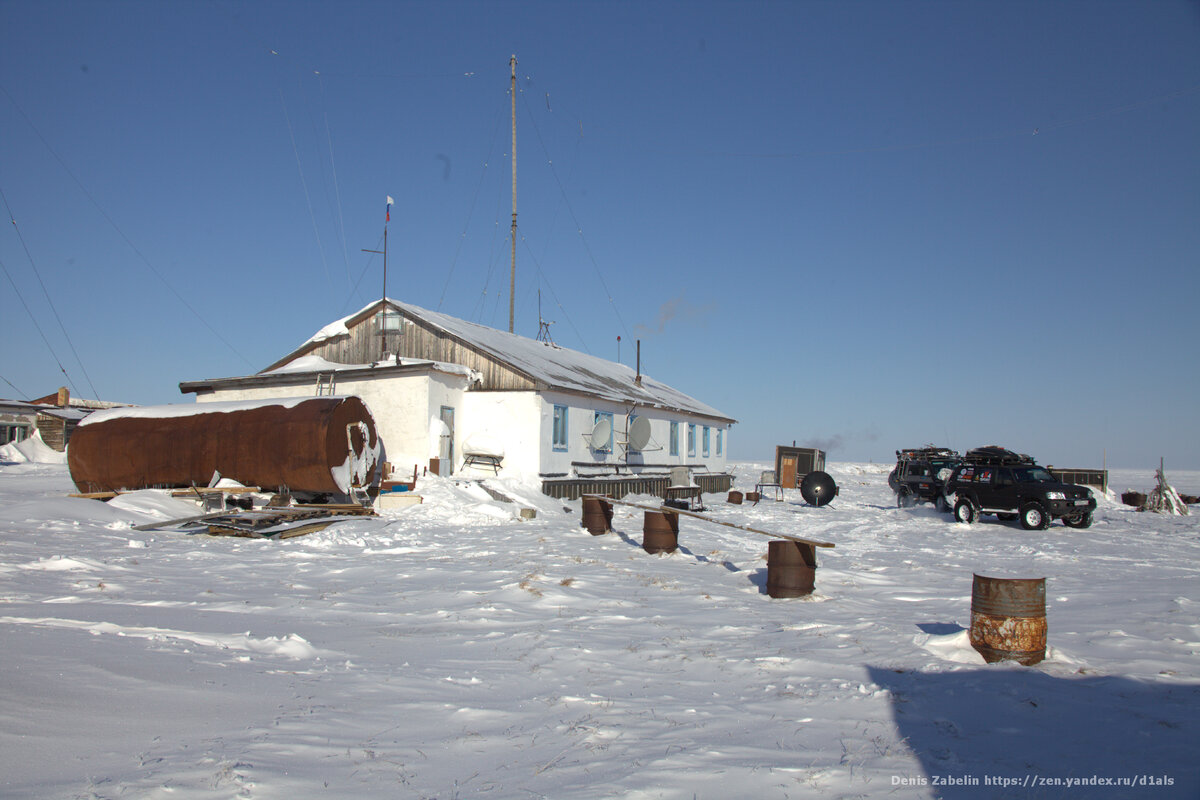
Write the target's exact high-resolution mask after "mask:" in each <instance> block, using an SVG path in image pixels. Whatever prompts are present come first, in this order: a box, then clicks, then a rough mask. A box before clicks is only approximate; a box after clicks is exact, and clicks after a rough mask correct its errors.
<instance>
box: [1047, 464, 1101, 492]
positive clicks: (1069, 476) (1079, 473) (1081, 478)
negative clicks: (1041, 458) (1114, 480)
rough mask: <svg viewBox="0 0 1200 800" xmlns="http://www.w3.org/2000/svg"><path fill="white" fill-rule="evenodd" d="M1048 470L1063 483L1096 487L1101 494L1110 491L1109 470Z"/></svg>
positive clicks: (1057, 468)
mask: <svg viewBox="0 0 1200 800" xmlns="http://www.w3.org/2000/svg"><path fill="white" fill-rule="evenodd" d="M1046 469H1048V470H1049V471H1050V474H1051V475H1053V476H1054V477H1056V478H1058V479H1059V480H1060V481H1062V482H1063V483H1074V484H1077V485H1079V486H1094V487H1096V488H1097V489H1099V490H1100V491H1101V492H1107V491H1108V470H1106V469H1080V468H1073V469H1067V468H1065V467H1046Z"/></svg>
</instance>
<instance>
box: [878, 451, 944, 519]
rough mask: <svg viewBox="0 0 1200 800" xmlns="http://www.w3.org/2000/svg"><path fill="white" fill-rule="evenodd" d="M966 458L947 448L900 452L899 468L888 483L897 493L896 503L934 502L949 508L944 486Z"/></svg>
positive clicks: (897, 460) (902, 506)
mask: <svg viewBox="0 0 1200 800" xmlns="http://www.w3.org/2000/svg"><path fill="white" fill-rule="evenodd" d="M961 463H962V457H961V456H959V455H958V453H956V452H954V451H953V450H950V449H947V448H945V447H935V446H934V445H929V446H927V447H921V448H916V449H912V450H897V451H896V468H895V469H893V470H892V472H891V474H889V475H888V486H890V487H892V491H893V492H895V493H896V505H898V506H900V507H901V508H910V507H912V506H915V505H916V504H917V503H933V504H934V505H935V506H937V508H938V510H939V511H948V510H949V507H948V506H947V505H946V495H945V492H944V491H943V486H944V484H945V482H946V479H947V478H949V477H950V475H951V473H952V472H953V471H954V468H955V467H957V466H958V465H959V464H961Z"/></svg>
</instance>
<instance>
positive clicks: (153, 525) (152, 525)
mask: <svg viewBox="0 0 1200 800" xmlns="http://www.w3.org/2000/svg"><path fill="white" fill-rule="evenodd" d="M228 513H229V512H228V511H214V512H211V513H209V514H198V515H196V516H194V517H181V518H179V519H165V520H162V521H161V522H147V523H145V524H144V525H134V526H133V528H131V530H135V531H156V530H160V529H165V528H174V527H175V526H176V525H183V524H185V523H188V522H204V521H205V520H210V519H216V518H217V517H224V516H226V515H227V514H228Z"/></svg>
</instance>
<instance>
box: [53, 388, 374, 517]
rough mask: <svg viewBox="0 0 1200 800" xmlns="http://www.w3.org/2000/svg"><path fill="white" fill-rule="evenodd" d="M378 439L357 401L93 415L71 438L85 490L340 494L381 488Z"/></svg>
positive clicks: (74, 473) (76, 477) (71, 458)
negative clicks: (219, 487)
mask: <svg viewBox="0 0 1200 800" xmlns="http://www.w3.org/2000/svg"><path fill="white" fill-rule="evenodd" d="M380 450H381V447H380V441H379V437H378V436H377V435H376V432H375V421H374V419H373V418H372V417H371V412H370V410H368V408H367V406H366V404H365V403H363V401H362V400H360V399H359V398H357V397H314V398H280V399H274V400H247V401H237V402H228V403H197V404H195V405H167V406H141V407H133V408H116V409H110V410H106V411H98V412H96V413H94V414H92V415H91V416H89V417H87V418H86V419H85V420H84V421H83V422H82V423H80V425H79V427H78V428H76V429H75V432H74V434H72V436H71V442H70V446H69V447H68V448H67V461H68V464H69V466H70V470H71V479H72V480H73V481H75V486H76V487H78V489H79V491H81V492H115V491H122V490H132V489H149V488H186V487H190V486H208V485H210V484H211V483H212V482H213V480H214V478H215V477H220V478H228V479H231V480H234V481H237V482H238V483H241V484H242V485H244V486H258V487H262V488H264V489H271V490H274V489H277V488H278V487H283V486H286V487H288V488H289V489H291V490H292V491H293V492H313V493H319V494H336V495H346V494H348V493H349V492H350V490H351V489H352V488H354V487H363V488H369V487H371V486H374V485H376V484H377V483H378V480H379V471H378V470H377V469H376V465H377V464H378V463H379V461H380Z"/></svg>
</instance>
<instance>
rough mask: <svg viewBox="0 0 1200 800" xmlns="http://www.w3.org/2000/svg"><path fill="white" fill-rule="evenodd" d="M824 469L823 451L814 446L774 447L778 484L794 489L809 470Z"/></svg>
mask: <svg viewBox="0 0 1200 800" xmlns="http://www.w3.org/2000/svg"><path fill="white" fill-rule="evenodd" d="M824 469H825V451H824V450H818V449H816V448H815V447H794V446H793V447H787V446H785V445H779V446H778V447H776V448H775V475H776V477H777V478H778V479H779V485H780V486H782V487H784V488H785V489H795V488H796V487H797V486H799V485H800V481H802V480H804V476H805V475H807V474H808V473H810V472H818V471H823V470H824Z"/></svg>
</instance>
